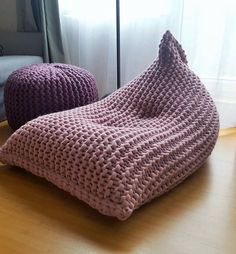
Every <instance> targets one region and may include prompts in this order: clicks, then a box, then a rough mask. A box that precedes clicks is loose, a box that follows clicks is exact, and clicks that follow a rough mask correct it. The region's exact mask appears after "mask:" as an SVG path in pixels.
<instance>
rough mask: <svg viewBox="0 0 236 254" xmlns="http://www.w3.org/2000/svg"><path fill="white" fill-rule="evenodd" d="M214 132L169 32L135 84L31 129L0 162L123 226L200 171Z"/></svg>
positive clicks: (201, 93)
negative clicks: (142, 208) (49, 184)
mask: <svg viewBox="0 0 236 254" xmlns="http://www.w3.org/2000/svg"><path fill="white" fill-rule="evenodd" d="M218 130H219V119H218V113H217V111H216V108H215V105H214V103H213V101H212V99H211V97H210V95H209V93H208V92H207V90H206V89H205V87H204V86H203V84H202V83H201V81H200V80H199V78H198V77H197V76H196V75H195V74H194V73H193V72H192V71H191V70H190V69H189V67H188V65H187V60H186V56H185V54H184V51H183V50H182V48H181V46H180V44H179V43H178V42H177V41H176V39H175V38H174V37H173V36H172V35H171V33H170V32H169V31H167V32H166V33H165V35H164V37H163V39H162V41H161V43H160V47H159V57H158V58H157V59H156V60H155V61H154V62H153V63H152V64H151V66H150V67H149V68H148V69H147V70H145V71H144V72H143V73H142V74H141V75H140V76H138V77H137V78H135V79H134V80H132V81H131V82H130V83H128V84H127V85H126V86H124V87H122V88H121V89H119V90H117V91H116V92H114V93H112V94H111V95H110V96H108V97H106V98H105V99H103V100H101V101H98V102H96V103H93V104H90V105H87V106H83V107H79V108H76V109H72V110H68V111H63V112H59V113H54V114H49V115H46V116H41V117H38V118H37V119H35V120H32V121H30V122H28V123H27V124H25V125H24V126H22V127H21V128H20V129H18V130H17V131H16V132H15V133H14V134H13V135H12V136H11V137H10V138H9V139H8V141H7V142H6V144H5V145H3V146H2V148H1V150H0V160H1V161H2V162H4V163H8V164H11V165H17V166H19V167H22V168H25V169H26V170H28V171H30V172H32V173H33V174H35V175H38V176H41V177H44V178H46V179H47V180H48V181H50V182H52V183H54V184H55V185H57V186H58V187H59V188H62V189H63V190H66V191H68V192H70V193H71V194H72V195H74V196H76V197H77V198H79V199H80V200H83V201H84V202H86V203H88V204H89V205H90V206H91V207H93V208H95V209H97V210H99V211H100V212H101V213H102V214H105V215H109V216H114V217H117V218H118V219H120V220H125V219H127V218H128V217H129V216H130V215H131V214H132V213H133V211H134V210H135V209H137V208H139V207H140V206H141V205H143V204H145V203H147V202H149V201H150V200H152V199H153V198H155V197H158V196H160V195H162V194H163V193H165V192H167V191H169V190H170V189H172V188H174V187H175V186H176V185H178V184H179V183H181V182H182V181H183V180H184V179H185V178H187V177H188V176H189V175H191V174H192V173H193V172H194V171H195V170H197V169H198V168H199V167H200V166H201V165H202V164H203V163H204V161H205V160H206V158H207V157H208V156H209V155H210V153H211V151H212V149H213V147H214V145H215V142H216V139H217V136H218Z"/></svg>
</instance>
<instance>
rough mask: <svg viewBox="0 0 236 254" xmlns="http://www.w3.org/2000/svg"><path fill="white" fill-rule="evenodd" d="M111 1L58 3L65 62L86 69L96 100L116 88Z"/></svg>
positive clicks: (114, 41)
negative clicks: (92, 80)
mask: <svg viewBox="0 0 236 254" xmlns="http://www.w3.org/2000/svg"><path fill="white" fill-rule="evenodd" d="M115 5H116V4H115V1H113V0H99V1H96V0H59V11H60V21H61V30H62V42H63V46H64V51H65V57H66V62H67V63H70V64H74V65H77V66H79V67H81V68H85V69H87V70H89V71H90V72H91V73H92V74H93V75H94V76H95V78H96V81H97V84H98V90H99V95H100V97H101V96H103V95H105V94H108V93H111V92H113V91H114V90H115V89H116V87H117V85H116V79H117V78H116V15H115V14H116V8H115Z"/></svg>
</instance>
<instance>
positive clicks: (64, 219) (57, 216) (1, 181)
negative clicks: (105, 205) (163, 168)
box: [0, 162, 211, 252]
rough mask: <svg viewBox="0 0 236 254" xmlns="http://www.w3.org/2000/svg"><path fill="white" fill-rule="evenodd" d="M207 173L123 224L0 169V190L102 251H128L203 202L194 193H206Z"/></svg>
mask: <svg viewBox="0 0 236 254" xmlns="http://www.w3.org/2000/svg"><path fill="white" fill-rule="evenodd" d="M210 170H211V165H210V162H207V163H206V164H204V165H203V166H202V167H201V169H199V170H198V171H197V172H196V173H194V175H192V176H191V177H189V178H188V179H187V180H186V181H185V182H183V183H182V184H181V185H180V186H178V187H176V188H175V189H174V190H172V191H171V192H169V193H168V194H165V195H163V196H162V197H160V198H157V199H155V200H153V201H152V202H151V203H149V204H147V205H145V206H143V207H141V208H140V209H138V210H137V211H135V212H134V214H133V215H132V216H131V217H130V218H129V219H128V220H126V221H123V222H121V221H118V220H116V219H113V218H109V217H106V216H103V215H101V214H99V213H98V212H97V211H96V210H94V209H92V208H90V207H89V206H87V205H86V204H84V203H83V202H81V201H79V200H78V199H76V198H74V197H72V196H70V195H69V194H67V193H66V192H64V191H62V190H60V189H58V188H57V187H55V186H53V185H52V184H50V183H48V182H47V181H46V180H44V179H40V178H39V177H36V176H33V175H32V174H30V173H28V172H26V171H24V170H22V169H20V168H17V167H10V166H6V165H3V166H0V186H1V188H4V191H5V192H7V193H10V194H11V195H14V199H16V200H17V202H20V203H23V204H24V206H27V207H29V209H31V210H34V211H35V212H37V213H39V214H42V215H43V216H46V217H47V218H49V219H50V220H53V221H54V222H55V223H56V224H57V225H59V226H60V227H63V228H64V229H65V230H67V231H70V232H73V233H75V234H79V235H81V236H83V237H86V238H87V239H89V240H90V241H93V242H94V243H95V244H98V245H100V246H101V247H102V248H104V249H106V250H110V251H113V252H116V251H130V250H132V249H134V248H136V247H137V245H139V244H140V242H142V241H145V239H148V236H149V235H150V234H151V233H152V232H153V231H154V232H155V236H156V237H158V235H159V234H162V230H163V229H165V228H167V227H168V228H171V227H173V226H174V224H175V220H176V222H177V221H178V220H179V219H181V217H183V216H185V213H186V211H190V210H192V209H194V208H195V207H196V206H197V204H198V203H199V202H203V200H204V199H205V195H200V196H199V195H198V193H199V192H205V191H204V190H206V189H207V188H208V184H209V179H210V177H209V176H210ZM196 186H197V188H196ZM169 218H172V219H171V220H170V219H169ZM173 218H175V219H174V220H173Z"/></svg>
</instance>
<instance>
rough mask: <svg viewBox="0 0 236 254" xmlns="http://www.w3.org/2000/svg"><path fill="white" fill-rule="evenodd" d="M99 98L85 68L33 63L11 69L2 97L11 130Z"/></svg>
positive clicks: (94, 82)
mask: <svg viewBox="0 0 236 254" xmlns="http://www.w3.org/2000/svg"><path fill="white" fill-rule="evenodd" d="M97 99H98V92H97V87H96V81H95V79H94V77H93V75H92V74H91V73H89V72H88V71H86V70H84V69H81V68H78V67H76V66H73V65H68V64H34V65H30V66H27V67H23V68H20V69H18V70H16V71H15V72H13V73H12V74H11V75H10V76H9V78H8V80H7V83H6V85H5V91H4V101H5V107H6V115H7V119H8V123H9V125H10V127H11V128H12V129H13V130H16V129H18V128H19V127H20V126H22V125H23V124H25V123H26V122H28V121H29V120H32V119H34V118H36V117H38V116H41V115H45V114H49V113H53V112H58V111H63V110H68V109H72V108H75V107H78V106H83V105H86V104H89V103H92V102H94V101H96V100H97Z"/></svg>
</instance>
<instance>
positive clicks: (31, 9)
mask: <svg viewBox="0 0 236 254" xmlns="http://www.w3.org/2000/svg"><path fill="white" fill-rule="evenodd" d="M16 4H17V30H18V31H19V32H41V33H42V34H43V58H44V62H60V63H63V62H65V58H64V51H63V46H62V39H61V27H60V17H59V7H58V0H50V1H48V0H20V1H16Z"/></svg>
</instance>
